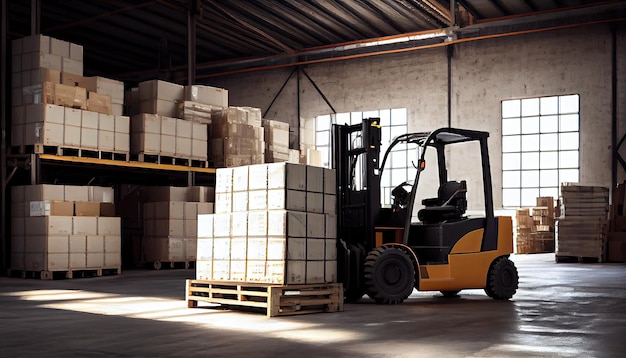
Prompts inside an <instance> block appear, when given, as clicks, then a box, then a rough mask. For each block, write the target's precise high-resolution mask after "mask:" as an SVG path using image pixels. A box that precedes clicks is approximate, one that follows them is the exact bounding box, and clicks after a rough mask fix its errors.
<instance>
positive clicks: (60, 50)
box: [50, 37, 70, 57]
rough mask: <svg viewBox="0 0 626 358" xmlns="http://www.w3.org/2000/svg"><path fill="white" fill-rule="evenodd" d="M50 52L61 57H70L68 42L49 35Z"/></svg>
mask: <svg viewBox="0 0 626 358" xmlns="http://www.w3.org/2000/svg"><path fill="white" fill-rule="evenodd" d="M50 53H51V54H53V55H57V56H61V57H70V43H69V42H67V41H63V40H59V39H55V38H54V37H51V38H50Z"/></svg>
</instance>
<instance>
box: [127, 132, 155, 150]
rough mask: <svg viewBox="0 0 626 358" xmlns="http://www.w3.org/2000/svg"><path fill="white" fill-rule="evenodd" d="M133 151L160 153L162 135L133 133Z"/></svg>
mask: <svg viewBox="0 0 626 358" xmlns="http://www.w3.org/2000/svg"><path fill="white" fill-rule="evenodd" d="M130 139H131V141H130V144H131V145H130V149H131V152H132V153H146V154H160V153H161V135H160V134H154V133H133V134H131V137H130Z"/></svg>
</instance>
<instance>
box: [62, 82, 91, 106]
mask: <svg viewBox="0 0 626 358" xmlns="http://www.w3.org/2000/svg"><path fill="white" fill-rule="evenodd" d="M54 104H56V105H59V106H64V107H73V108H80V109H87V91H86V90H85V89H84V88H81V87H72V86H66V85H62V84H58V83H55V84H54Z"/></svg>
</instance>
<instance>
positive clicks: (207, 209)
mask: <svg viewBox="0 0 626 358" xmlns="http://www.w3.org/2000/svg"><path fill="white" fill-rule="evenodd" d="M213 206H214V203H198V214H213V213H214V212H215V210H214V208H213Z"/></svg>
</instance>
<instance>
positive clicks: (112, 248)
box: [104, 235, 122, 252]
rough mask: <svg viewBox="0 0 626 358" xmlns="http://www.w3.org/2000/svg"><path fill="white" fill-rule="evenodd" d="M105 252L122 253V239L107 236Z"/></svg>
mask: <svg viewBox="0 0 626 358" xmlns="http://www.w3.org/2000/svg"><path fill="white" fill-rule="evenodd" d="M104 252H122V237H121V236H117V235H107V236H105V237H104Z"/></svg>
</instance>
